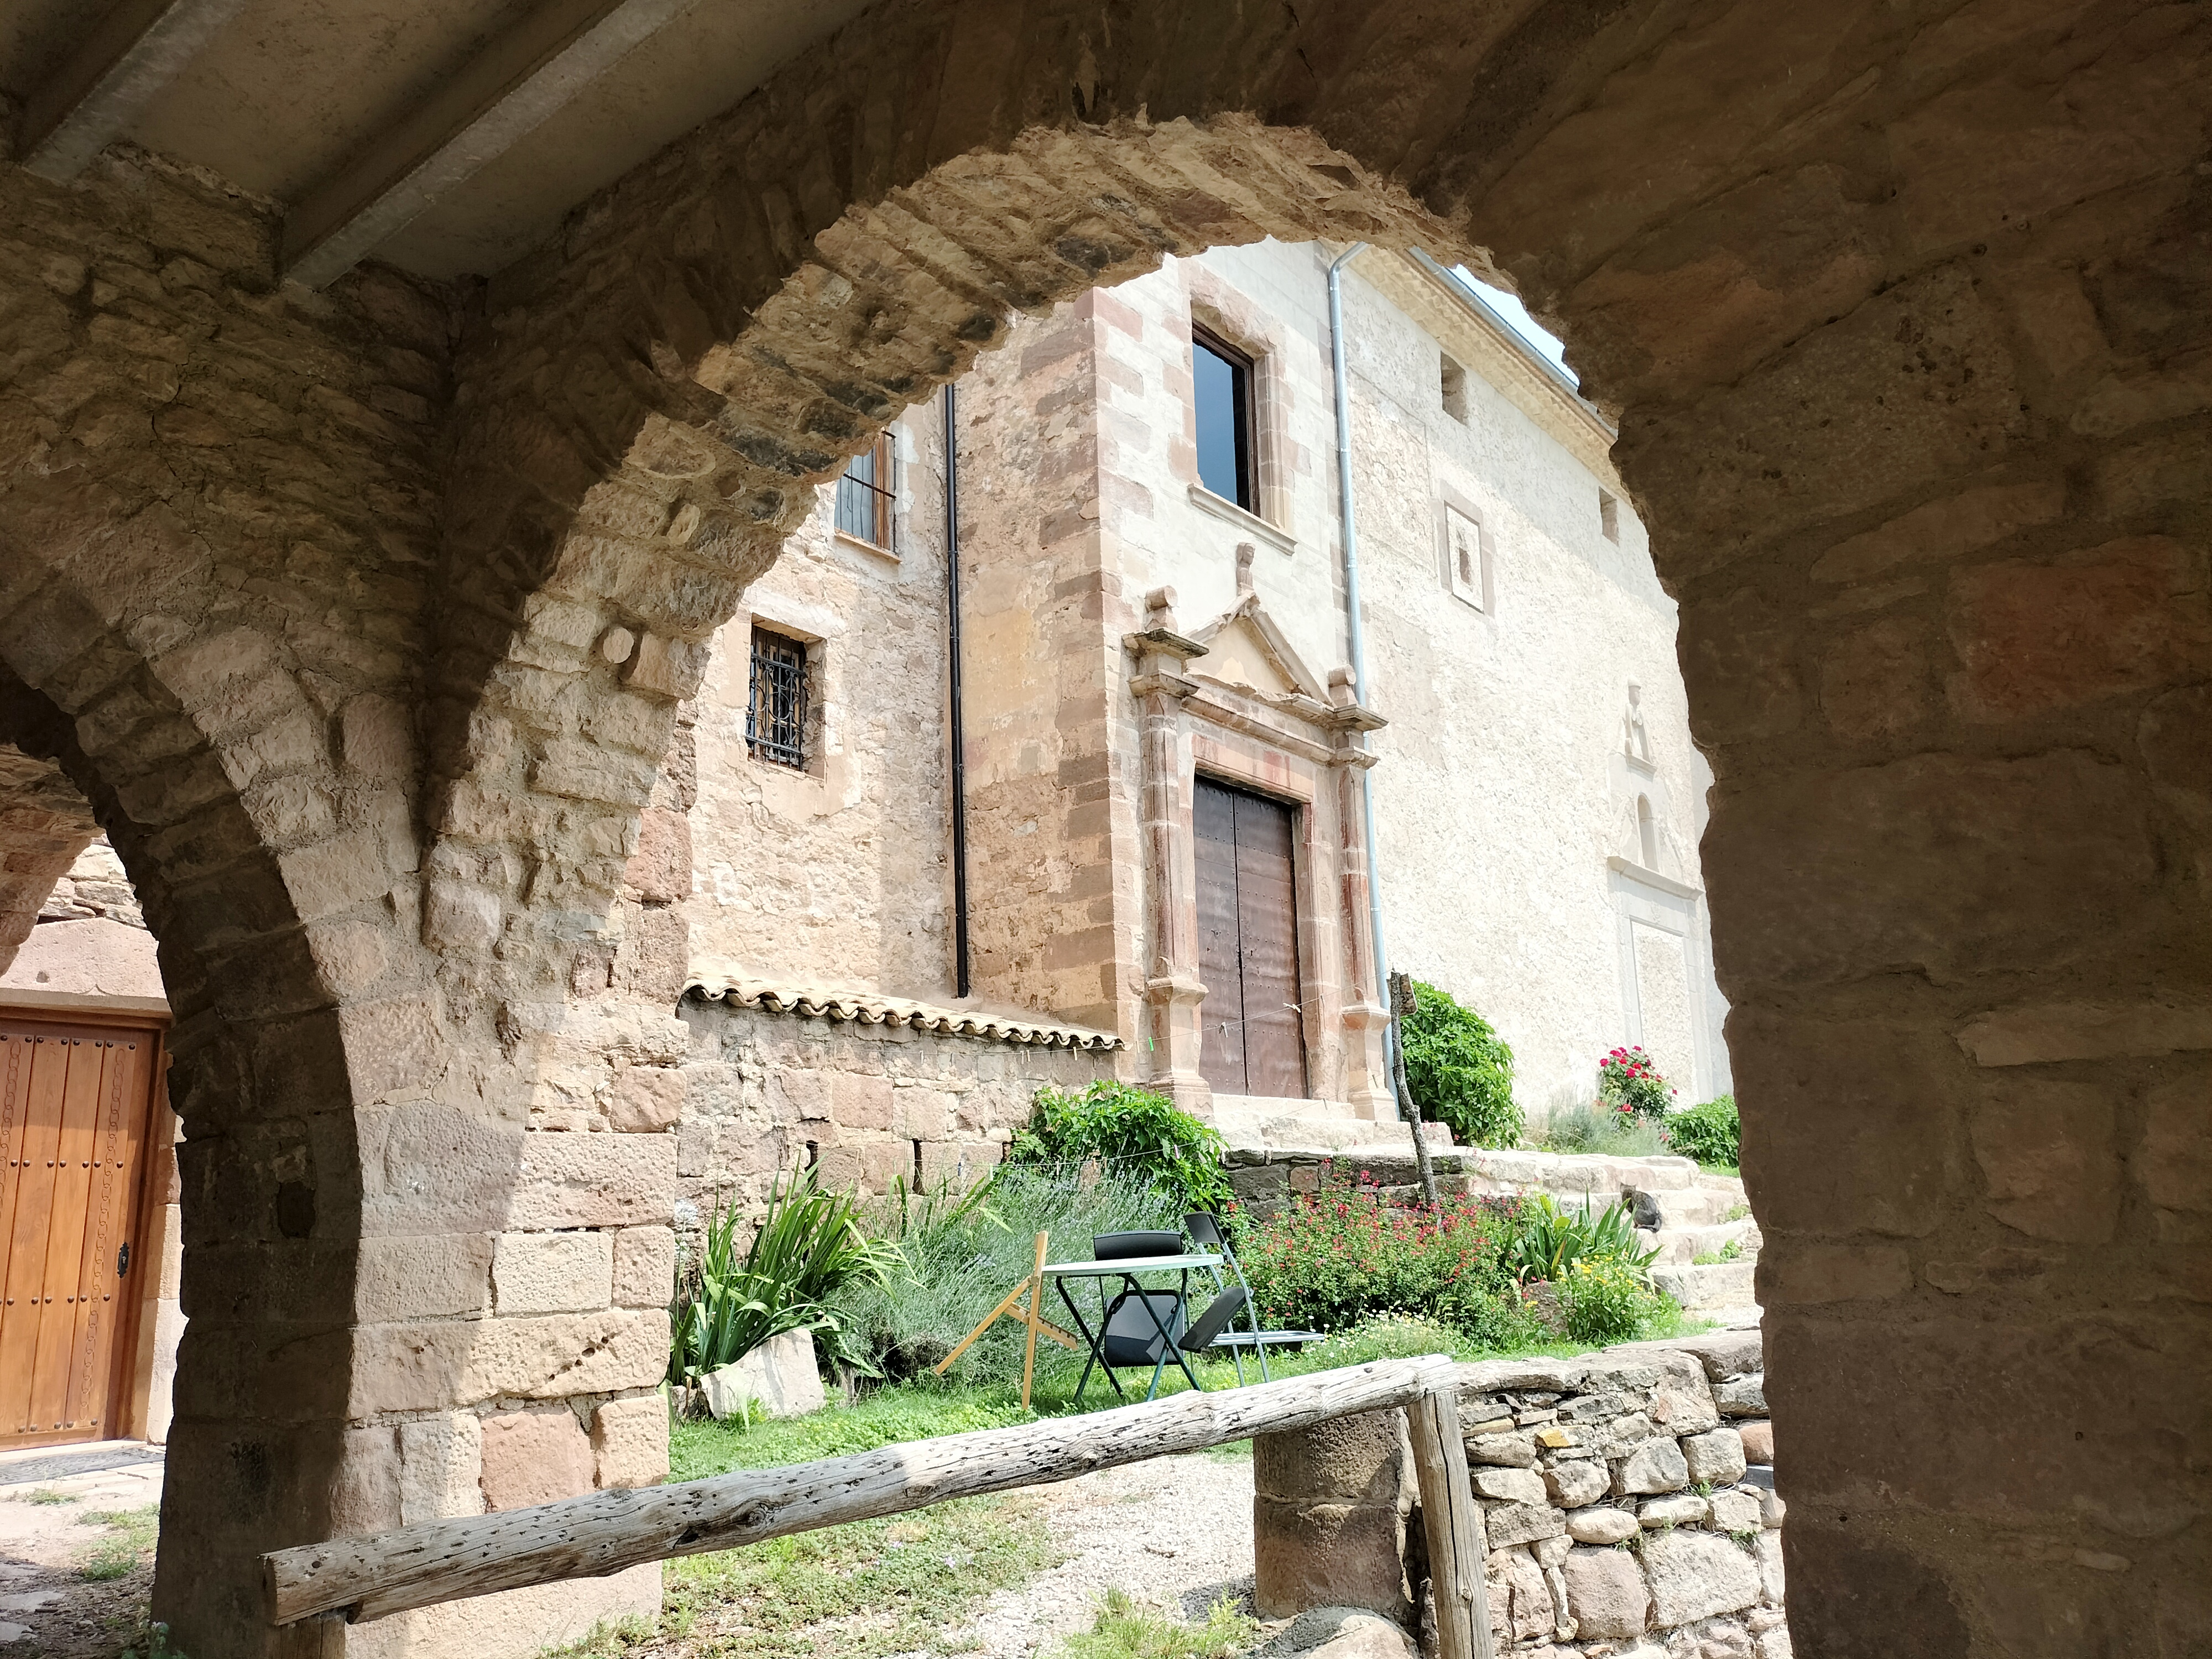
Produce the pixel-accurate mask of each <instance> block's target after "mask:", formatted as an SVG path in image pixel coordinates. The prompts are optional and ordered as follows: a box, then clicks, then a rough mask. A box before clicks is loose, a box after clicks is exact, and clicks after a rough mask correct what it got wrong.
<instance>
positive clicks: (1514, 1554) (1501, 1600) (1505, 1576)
mask: <svg viewBox="0 0 2212 1659" xmlns="http://www.w3.org/2000/svg"><path fill="white" fill-rule="evenodd" d="M1484 1577H1485V1578H1486V1581H1487V1583H1488V1588H1489V1590H1490V1627H1491V1631H1492V1634H1493V1636H1501V1637H1503V1638H1504V1639H1505V1640H1507V1641H1509V1642H1528V1641H1533V1640H1535V1639H1537V1638H1541V1637H1547V1636H1549V1635H1551V1634H1552V1632H1553V1630H1554V1629H1556V1628H1557V1625H1556V1620H1558V1618H1559V1609H1558V1608H1557V1607H1554V1606H1553V1603H1552V1587H1551V1586H1550V1585H1549V1584H1547V1583H1545V1582H1544V1570H1543V1568H1541V1567H1540V1566H1538V1565H1536V1561H1535V1559H1534V1557H1533V1556H1531V1555H1530V1554H1529V1553H1528V1551H1526V1550H1519V1549H1503V1548H1498V1549H1492V1551H1491V1552H1490V1555H1489V1558H1488V1560H1487V1561H1486V1565H1485V1572H1484Z"/></svg>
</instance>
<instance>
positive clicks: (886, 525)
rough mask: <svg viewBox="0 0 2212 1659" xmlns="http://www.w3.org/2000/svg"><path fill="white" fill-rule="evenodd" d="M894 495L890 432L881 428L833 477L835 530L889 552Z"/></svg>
mask: <svg viewBox="0 0 2212 1659" xmlns="http://www.w3.org/2000/svg"><path fill="white" fill-rule="evenodd" d="M896 499H897V498H896V495H895V494H894V493H893V486H892V480H891V436H890V433H888V432H885V433H882V434H879V435H878V436H877V439H876V441H875V442H874V443H872V444H871V445H869V446H868V447H867V448H866V449H864V450H862V451H861V452H860V453H859V454H857V455H855V456H854V457H853V459H851V460H849V461H848V462H846V463H845V476H844V477H842V478H840V479H838V480H837V528H838V530H839V531H840V532H842V534H844V535H848V536H850V537H851V538H853V539H854V541H856V542H866V544H868V545H869V546H870V547H873V548H879V549H881V550H883V551H884V552H886V553H888V552H890V550H891V534H892V531H891V507H893V505H894V504H895V503H896Z"/></svg>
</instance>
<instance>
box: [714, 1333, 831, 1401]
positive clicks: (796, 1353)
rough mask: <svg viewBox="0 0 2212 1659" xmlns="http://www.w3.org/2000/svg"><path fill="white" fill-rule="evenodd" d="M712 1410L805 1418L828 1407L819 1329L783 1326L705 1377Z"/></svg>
mask: <svg viewBox="0 0 2212 1659" xmlns="http://www.w3.org/2000/svg"><path fill="white" fill-rule="evenodd" d="M699 1388H700V1392H701V1393H702V1394H703V1395H705V1396H706V1401H707V1410H708V1413H710V1414H711V1415H712V1416H714V1418H715V1419H717V1420H718V1421H719V1420H720V1419H723V1418H726V1417H738V1416H745V1415H757V1414H765V1415H767V1416H769V1417H804V1416H805V1415H806V1413H809V1412H817V1411H820V1410H821V1409H822V1407H823V1403H824V1401H825V1399H826V1395H824V1393H823V1387H822V1370H821V1365H820V1362H819V1361H818V1360H817V1358H815V1353H814V1333H813V1332H811V1331H808V1330H795V1331H781V1332H779V1333H778V1334H775V1335H774V1336H772V1337H770V1338H769V1340H767V1341H765V1342H763V1343H762V1344H761V1345H760V1346H758V1347H757V1348H755V1349H753V1350H752V1351H751V1352H749V1353H746V1354H744V1355H743V1356H742V1357H741V1358H738V1359H737V1360H736V1361H734V1362H733V1363H732V1364H727V1365H724V1366H722V1367H721V1368H720V1370H712V1371H708V1373H707V1374H706V1375H705V1376H702V1377H701V1378H700V1379H699Z"/></svg>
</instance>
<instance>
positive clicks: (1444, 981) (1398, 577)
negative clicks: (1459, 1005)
mask: <svg viewBox="0 0 2212 1659" xmlns="http://www.w3.org/2000/svg"><path fill="white" fill-rule="evenodd" d="M1345 289H1346V295H1345V310H1346V334H1347V337H1348V341H1349V349H1350V362H1351V366H1352V406H1353V432H1354V438H1353V451H1354V482H1353V489H1354V493H1355V497H1356V500H1357V502H1358V522H1359V534H1360V550H1361V579H1362V584H1363V589H1364V599H1365V604H1366V611H1367V625H1368V636H1367V637H1368V645H1367V649H1368V671H1369V681H1370V687H1371V691H1370V696H1369V701H1370V702H1371V704H1372V705H1373V706H1374V708H1376V710H1377V712H1379V713H1381V714H1383V715H1384V716H1386V717H1387V718H1388V719H1389V720H1390V722H1391V724H1390V725H1389V726H1388V727H1387V728H1386V729H1384V730H1383V731H1382V732H1377V733H1376V734H1375V737H1374V738H1373V744H1374V747H1375V748H1376V750H1378V751H1380V752H1381V753H1382V754H1383V756H1384V757H1385V759H1384V760H1383V763H1382V764H1381V765H1379V766H1377V767H1376V769H1375V771H1374V773H1373V774H1372V776H1373V780H1374V787H1375V791H1376V823H1377V835H1376V839H1377V844H1378V857H1379V860H1380V866H1381V870H1382V888H1383V915H1384V921H1385V928H1386V932H1387V934H1388V944H1389V956H1390V961H1391V964H1392V966H1394V967H1396V968H1401V969H1406V970H1407V971H1408V972H1411V973H1413V975H1416V976H1417V977H1419V978H1423V979H1426V980H1429V981H1432V982H1434V983H1436V984H1437V985H1439V986H1441V987H1443V988H1444V989H1446V990H1448V991H1449V992H1451V993H1452V994H1454V995H1455V996H1457V997H1458V998H1460V999H1461V1000H1462V1001H1464V1002H1467V1003H1468V1004H1469V1005H1471V1006H1474V1007H1475V1008H1477V1009H1479V1010H1480V1011H1481V1012H1482V1013H1483V1014H1484V1015H1485V1016H1486V1018H1489V1019H1490V1020H1491V1021H1492V1023H1493V1024H1496V1026H1497V1027H1498V1030H1499V1031H1500V1033H1501V1034H1502V1035H1503V1036H1504V1037H1505V1038H1506V1040H1507V1041H1508V1042H1510V1043H1511V1044H1512V1046H1513V1049H1514V1054H1515V1057H1516V1064H1517V1091H1518V1093H1519V1096H1520V1098H1521V1100H1522V1104H1523V1106H1524V1107H1525V1108H1527V1109H1528V1110H1529V1112H1530V1115H1531V1116H1532V1117H1534V1116H1539V1115H1541V1114H1542V1113H1543V1112H1544V1111H1545V1110H1547V1109H1549V1108H1550V1107H1551V1106H1552V1105H1553V1104H1554V1103H1556V1102H1558V1101H1560V1100H1562V1099H1564V1098H1565V1097H1571V1096H1575V1095H1581V1096H1583V1097H1587V1095H1588V1094H1589V1092H1590V1091H1591V1090H1592V1089H1593V1087H1594V1083H1595V1066H1596V1062H1597V1059H1598V1057H1599V1055H1600V1054H1602V1053H1603V1052H1604V1051H1605V1050H1606V1049H1607V1048H1611V1047H1613V1045H1614V1044H1615V1043H1617V1042H1624V1041H1629V1040H1633V1039H1635V1038H1638V1037H1639V1036H1644V1037H1651V1038H1656V1039H1658V1040H1661V1041H1662V1042H1663V1044H1664V1046H1665V1048H1667V1050H1668V1054H1667V1055H1666V1059H1667V1062H1668V1064H1669V1065H1670V1066H1672V1067H1674V1072H1675V1076H1674V1081H1675V1082H1676V1084H1677V1086H1678V1087H1679V1088H1680V1091H1681V1094H1680V1098H1681V1099H1682V1101H1683V1102H1684V1103H1688V1102H1690V1101H1692V1100H1693V1099H1697V1098H1701V1097H1703V1094H1704V1092H1705V1091H1706V1090H1707V1089H1709V1087H1710V1085H1711V1082H1712V1080H1713V1079H1714V1077H1715V1076H1716V1075H1717V1066H1715V1064H1714V1060H1713V1057H1712V1056H1711V1054H1710V1053H1709V1052H1708V1050H1709V1048H1710V1047H1711V1045H1710V1044H1709V1043H1706V1042H1702V1041H1700V1040H1699V1039H1698V1038H1697V1036H1695V1033H1696V1032H1697V1031H1698V1030H1700V1029H1702V1028H1703V1027H1705V1025H1707V1024H1711V1022H1710V1021H1707V1020H1705V1019H1703V1018H1700V1016H1701V1015H1702V1014H1703V1013H1704V1012H1705V1007H1706V1005H1707V1002H1708V1000H1709V999H1717V991H1715V990H1713V989H1712V987H1711V968H1710V959H1711V958H1710V951H1709V949H1708V948H1706V947H1705V945H1704V943H1703V939H1702V933H1701V928H1702V912H1703V907H1702V903H1701V902H1687V903H1684V902H1676V904H1675V906H1674V908H1677V909H1678V910H1686V911H1687V912H1689V913H1690V914H1689V917H1688V919H1687V920H1686V922H1685V924H1684V927H1685V933H1684V937H1683V938H1682V939H1681V946H1680V948H1681V951H1682V961H1683V963H1684V966H1683V968H1682V969H1681V974H1682V976H1683V978H1684V980H1685V981H1686V990H1685V991H1682V992H1674V993H1672V994H1670V996H1671V1000H1669V1001H1668V1006H1666V1007H1665V1008H1664V1009H1663V1010H1662V1009H1661V1008H1658V1007H1655V1008H1654V1009H1653V1010H1651V1016H1652V1018H1651V1019H1650V1022H1649V1028H1650V1029H1649V1030H1645V1029H1644V1024H1645V1023H1644V1021H1642V1020H1641V1019H1640V1018H1639V1015H1640V1011H1639V1010H1638V1007H1637V1006H1636V1002H1637V987H1638V983H1639V980H1638V968H1637V961H1638V957H1637V953H1636V951H1635V947H1634V945H1633V941H1632V938H1631V936H1630V933H1629V931H1628V927H1627V924H1626V922H1625V921H1624V915H1625V912H1624V908H1623V906H1622V904H1621V903H1620V902H1619V901H1618V900H1617V899H1616V897H1615V889H1616V888H1617V887H1618V886H1620V880H1619V879H1618V878H1614V877H1613V876H1612V874H1611V872H1609V871H1608V868H1607V862H1606V860H1607V855H1608V854H1619V855H1620V856H1622V857H1624V858H1626V859H1629V860H1639V859H1640V854H1639V852H1638V844H1637V833H1636V824H1635V818H1634V814H1633V793H1632V792H1633V791H1634V790H1636V789H1638V788H1639V787H1640V788H1642V789H1643V790H1644V791H1645V792H1646V793H1649V794H1650V798H1651V801H1652V806H1653V810H1654V813H1655V817H1656V819H1657V822H1658V826H1659V829H1660V831H1661V841H1662V857H1661V860H1660V862H1661V870H1660V872H1659V873H1661V874H1662V876H1665V877H1668V878H1672V879H1674V880H1675V881H1677V882H1680V883H1682V884H1686V885H1689V886H1691V887H1693V888H1694V887H1696V886H1698V885H1699V877H1698V867H1697V850H1696V849H1697V834H1698V829H1699V822H1698V820H1697V817H1696V807H1697V805H1698V804H1699V799H1700V795H1701V788H1700V785H1699V781H1698V780H1697V778H1696V776H1695V775H1694V768H1695V765H1696V759H1695V757H1694V753H1693V750H1692V747H1691V744H1690V740H1689V728H1688V716H1687V710H1686V702H1685V698H1684V694H1683V689H1682V683H1681V676H1680V671H1679V669H1678V668H1677V666H1676V664H1675V659H1674V632H1675V615H1674V603H1673V601H1672V600H1670V599H1668V597H1667V596H1666V594H1665V592H1663V591H1662V589H1661V588H1660V586H1659V585H1658V582H1657V580H1656V576H1655V575H1654V574H1653V571H1652V568H1651V562H1650V550H1649V547H1648V544H1647V543H1646V540H1645V536H1644V527H1643V526H1642V525H1641V524H1640V523H1638V521H1637V520H1636V518H1635V516H1634V514H1633V513H1632V511H1631V510H1630V509H1629V507H1628V506H1627V503H1626V501H1622V502H1621V505H1620V516H1619V527H1620V541H1619V543H1618V544H1615V543H1613V542H1612V541H1610V540H1608V539H1607V538H1605V536H1604V535H1603V534H1602V533H1601V523H1600V514H1599V489H1600V484H1601V481H1600V479H1599V478H1598V477H1595V476H1593V474H1592V473H1591V472H1590V471H1589V469H1588V468H1587V467H1585V466H1584V465H1583V464H1582V463H1581V462H1580V461H1578V460H1577V459H1576V458H1575V456H1574V455H1573V454H1572V453H1571V452H1570V451H1569V450H1568V449H1567V448H1566V447H1565V446H1564V445H1563V444H1562V443H1561V442H1559V441H1558V440H1557V439H1556V438H1554V437H1553V435H1551V434H1550V433H1548V432H1547V431H1546V430H1545V429H1544V428H1542V427H1540V426H1539V425H1538V424H1537V423H1536V422H1534V421H1533V420H1531V419H1530V418H1529V417H1528V415H1527V414H1525V413H1524V412H1523V411H1522V409H1521V408H1519V407H1517V406H1516V404H1514V403H1513V402H1512V401H1511V400H1510V399H1509V398H1507V397H1505V396H1504V394H1503V393H1501V392H1499V391H1498V390H1497V389H1496V388H1495V387H1494V386H1492V385H1490V384H1489V383H1487V382H1486V381H1485V380H1482V379H1481V378H1480V375H1479V374H1474V373H1470V374H1469V375H1468V383H1467V385H1468V419H1467V421H1466V422H1465V423H1464V424H1462V422H1459V421H1458V420H1456V419H1455V418H1454V417H1453V416H1450V415H1449V414H1447V413H1446V412H1445V410H1444V409H1443V400H1442V396H1441V376H1440V372H1439V370H1440V363H1439V354H1440V350H1441V349H1442V348H1441V347H1440V346H1439V343H1438V342H1437V340H1436V339H1435V338H1433V337H1431V335H1430V334H1428V333H1427V332H1426V331H1424V329H1423V328H1421V327H1420V326H1419V325H1417V324H1416V323H1415V322H1414V321H1413V319H1411V318H1409V317H1408V316H1407V315H1406V314H1405V313H1403V312H1401V310H1400V309H1399V308H1398V307H1396V306H1395V305H1394V304H1392V303H1391V302H1390V301H1388V300H1386V299H1385V298H1383V296H1382V295H1380V294H1379V293H1378V292H1377V291H1376V289H1374V288H1373V287H1371V286H1370V284H1369V283H1367V282H1366V281H1364V280H1363V279H1362V277H1361V276H1360V275H1359V267H1358V265H1355V266H1354V267H1353V268H1352V271H1351V273H1350V274H1349V275H1348V276H1347V277H1346V283H1345ZM1466 355H1468V354H1465V353H1455V356H1461V357H1462V359H1464V357H1465V356H1466ZM1604 482H1605V483H1606V485H1607V486H1608V487H1609V488H1610V489H1612V490H1613V493H1614V494H1615V495H1619V494H1620V489H1619V485H1618V483H1615V482H1614V481H1613V480H1612V479H1610V478H1608V479H1606V480H1605V481H1604ZM1444 489H1450V490H1452V491H1454V492H1455V493H1456V494H1457V495H1461V496H1462V497H1464V498H1465V499H1466V500H1468V501H1469V502H1471V503H1472V504H1473V505H1474V507H1477V508H1478V509H1479V510H1480V513H1481V515H1482V518H1483V520H1484V521H1485V524H1486V527H1487V529H1488V530H1489V532H1490V537H1491V542H1492V571H1491V574H1490V582H1489V588H1490V607H1489V609H1488V610H1487V611H1483V610H1478V609H1476V608H1474V607H1473V606H1471V605H1468V604H1466V603H1464V602H1462V600H1461V599H1457V598H1455V596H1454V595H1453V594H1452V592H1451V591H1450V587H1449V581H1448V580H1447V576H1446V573H1445V570H1444V567H1443V559H1442V554H1441V549H1440V545H1439V542H1438V537H1437V502H1438V499H1439V496H1440V494H1441V492H1442V491H1443V490H1444ZM1632 681H1633V682H1636V683H1638V684H1640V686H1641V687H1642V693H1641V696H1642V707H1643V710H1644V722H1645V727H1646V730H1647V732H1648V733H1649V736H1650V744H1651V749H1652V756H1653V760H1654V763H1655V766H1654V772H1653V775H1651V776H1650V777H1648V778H1646V777H1644V775H1642V774H1640V773H1638V772H1635V771H1634V770H1632V769H1630V768H1629V767H1627V766H1626V764H1625V763H1623V761H1622V760H1621V758H1620V757H1621V756H1622V751H1623V720H1624V715H1625V714H1626V708H1627V702H1628V686H1629V684H1630V683H1631V682H1632ZM1625 949H1626V957H1624V950H1625Z"/></svg>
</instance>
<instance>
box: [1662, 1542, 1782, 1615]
mask: <svg viewBox="0 0 2212 1659" xmlns="http://www.w3.org/2000/svg"><path fill="white" fill-rule="evenodd" d="M1762 1535H1764V1534H1762ZM1643 1553H1644V1577H1645V1578H1646V1579H1647V1580H1648V1581H1649V1582H1650V1586H1651V1607H1652V1613H1653V1617H1654V1619H1655V1620H1656V1623H1658V1624H1659V1625H1661V1626H1672V1625H1687V1624H1691V1623H1693V1622H1695V1621H1696V1620H1699V1619H1711V1618H1715V1617H1717V1616H1718V1615H1719V1614H1721V1613H1734V1612H1735V1611H1737V1610H1738V1609H1739V1608H1742V1607H1754V1606H1756V1605H1757V1604H1758V1602H1759V1598H1760V1597H1761V1596H1762V1595H1764V1594H1765V1585H1764V1583H1762V1581H1761V1579H1760V1577H1759V1559H1758V1557H1757V1556H1755V1555H1754V1554H1753V1553H1751V1552H1750V1551H1748V1550H1747V1549H1745V1548H1743V1547H1741V1545H1739V1544H1737V1543H1735V1541H1733V1540H1731V1539H1728V1538H1723V1537H1721V1536H1720V1535H1719V1534H1715V1533H1710V1532H1700V1531H1695V1530H1687V1529H1686V1530H1681V1531H1677V1532H1665V1533H1659V1534H1654V1535H1653V1536H1652V1537H1650V1538H1648V1539H1646V1540H1645V1541H1644V1551H1643Z"/></svg>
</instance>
